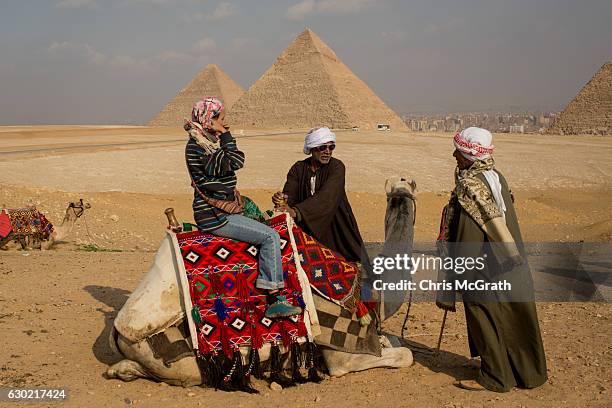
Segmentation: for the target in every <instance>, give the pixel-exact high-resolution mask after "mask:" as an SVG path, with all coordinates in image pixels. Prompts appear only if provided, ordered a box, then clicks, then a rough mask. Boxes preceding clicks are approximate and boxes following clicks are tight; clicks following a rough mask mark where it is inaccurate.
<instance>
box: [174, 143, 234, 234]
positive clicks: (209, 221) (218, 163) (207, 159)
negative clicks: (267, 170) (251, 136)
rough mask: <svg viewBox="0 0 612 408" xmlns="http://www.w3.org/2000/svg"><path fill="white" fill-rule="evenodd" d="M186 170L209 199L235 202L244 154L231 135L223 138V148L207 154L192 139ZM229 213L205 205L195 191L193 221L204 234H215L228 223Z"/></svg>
mask: <svg viewBox="0 0 612 408" xmlns="http://www.w3.org/2000/svg"><path fill="white" fill-rule="evenodd" d="M185 158H186V160H187V171H189V174H190V175H191V179H192V181H193V183H194V184H195V185H196V186H197V187H198V189H199V190H200V192H202V193H203V194H204V195H206V196H207V197H210V198H217V199H220V200H233V199H234V188H235V187H236V173H235V171H236V170H238V169H241V168H242V167H243V166H244V153H243V152H241V151H240V150H238V146H237V145H236V140H235V139H234V138H233V137H232V135H231V134H230V132H225V133H223V134H222V135H221V136H220V148H219V149H217V150H216V151H215V152H214V153H213V154H206V153H205V151H204V149H202V148H201V147H200V146H199V145H198V144H197V143H196V141H195V140H193V139H192V138H189V141H188V142H187V146H186V147H185ZM226 216H227V214H226V213H225V212H223V211H221V210H219V209H218V208H215V207H213V206H211V205H210V204H208V203H206V202H205V201H204V200H203V199H202V197H200V194H199V193H198V191H197V190H196V189H195V188H194V195H193V218H194V219H195V222H196V224H197V225H198V228H199V229H200V230H202V231H212V230H214V229H217V228H219V227H222V226H223V225H225V224H226V223H227V219H226Z"/></svg>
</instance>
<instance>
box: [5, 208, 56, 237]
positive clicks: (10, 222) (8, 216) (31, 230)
mask: <svg viewBox="0 0 612 408" xmlns="http://www.w3.org/2000/svg"><path fill="white" fill-rule="evenodd" d="M52 232H53V224H51V223H50V222H49V220H47V218H46V217H45V216H44V214H43V213H41V212H40V211H38V210H37V209H36V207H34V206H30V207H26V208H14V209H8V208H5V209H2V211H1V212H0V239H4V238H7V237H8V236H9V235H10V234H12V237H13V239H15V240H17V241H19V242H25V241H26V240H29V241H32V242H38V241H46V240H48V239H49V237H50V236H51V233H52Z"/></svg>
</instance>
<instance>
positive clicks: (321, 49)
mask: <svg viewBox="0 0 612 408" xmlns="http://www.w3.org/2000/svg"><path fill="white" fill-rule="evenodd" d="M230 121H231V122H230V123H232V125H233V126H234V127H236V126H239V127H246V128H277V129H278V128H282V129H291V128H294V129H308V128H311V127H314V126H320V125H325V126H329V127H332V128H336V129H343V128H344V129H347V128H352V127H355V126H357V127H359V128H361V129H375V128H376V125H377V124H378V123H385V124H389V125H391V128H392V129H393V130H406V125H405V124H404V122H403V121H402V120H401V119H400V118H399V117H398V116H397V114H396V113H395V112H393V111H392V110H391V109H389V107H388V106H387V105H385V103H384V102H383V101H382V100H381V99H380V98H379V97H378V96H377V95H376V94H375V93H374V92H373V91H372V90H371V89H370V88H369V87H368V86H367V85H366V84H365V83H364V82H363V81H362V80H360V79H359V78H358V77H357V76H356V75H355V74H354V73H353V72H351V70H350V69H349V68H348V67H347V66H346V65H344V63H342V61H340V59H339V58H338V57H337V56H336V54H335V53H334V52H333V51H332V50H331V49H330V48H329V47H328V46H327V45H326V44H325V43H324V42H323V41H322V40H321V39H320V38H319V37H318V36H317V35H316V34H315V33H313V32H312V31H311V30H310V29H306V30H305V31H304V32H303V33H301V34H300V35H299V36H298V37H297V38H296V39H295V40H294V41H293V42H292V43H291V44H290V45H289V47H287V49H285V51H283V52H282V53H281V55H280V56H279V57H278V58H277V60H276V62H275V63H274V65H272V67H270V68H269V69H268V70H267V71H266V72H265V73H264V74H263V76H262V77H261V78H259V80H258V81H257V82H255V84H253V86H251V88H250V89H249V90H248V91H247V92H246V93H245V94H244V95H243V96H242V97H241V98H240V99H239V100H238V101H237V102H236V104H235V105H234V106H233V108H232V111H231V113H230Z"/></svg>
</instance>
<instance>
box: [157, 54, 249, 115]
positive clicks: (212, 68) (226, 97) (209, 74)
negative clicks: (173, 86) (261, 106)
mask: <svg viewBox="0 0 612 408" xmlns="http://www.w3.org/2000/svg"><path fill="white" fill-rule="evenodd" d="M243 93H244V89H242V88H241V87H240V86H239V85H238V84H237V83H235V82H234V81H233V80H232V78H230V77H229V76H228V75H227V74H226V73H225V72H223V71H222V70H221V68H219V67H218V66H216V65H214V64H210V65H207V66H206V67H205V68H204V69H203V70H202V71H200V73H198V74H197V75H196V76H195V77H194V78H193V79H192V80H191V82H189V83H188V84H187V86H186V87H185V88H183V89H182V90H181V91H180V92H179V93H178V94H176V96H175V97H174V98H172V100H171V101H170V102H169V103H168V104H167V105H166V106H164V108H163V109H162V110H161V112H159V113H158V114H157V115H155V117H154V118H153V119H151V121H150V122H149V123H148V125H149V126H182V125H183V119H184V118H190V117H191V109H192V108H193V105H194V103H196V102H197V101H198V100H200V99H201V98H203V97H205V96H214V97H217V98H219V99H220V100H221V101H222V102H223V103H224V104H225V107H226V108H227V109H228V110H229V109H231V107H232V105H233V104H234V102H236V100H237V99H238V98H240V96H241V95H242V94H243Z"/></svg>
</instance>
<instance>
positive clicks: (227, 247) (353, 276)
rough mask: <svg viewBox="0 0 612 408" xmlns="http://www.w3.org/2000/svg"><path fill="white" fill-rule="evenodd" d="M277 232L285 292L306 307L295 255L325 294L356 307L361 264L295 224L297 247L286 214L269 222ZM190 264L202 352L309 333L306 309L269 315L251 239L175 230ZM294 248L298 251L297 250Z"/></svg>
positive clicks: (286, 340) (185, 260) (258, 344)
mask: <svg viewBox="0 0 612 408" xmlns="http://www.w3.org/2000/svg"><path fill="white" fill-rule="evenodd" d="M267 223H268V225H269V226H270V227H271V228H274V229H275V230H276V231H278V233H279V236H280V242H281V254H282V261H283V271H284V278H285V288H284V289H283V290H282V294H283V295H285V296H286V297H287V300H288V301H289V302H291V303H292V304H295V305H299V306H301V307H302V309H304V300H303V297H302V288H301V286H300V282H299V279H298V274H297V268H298V264H296V259H295V258H294V254H295V253H297V254H298V256H299V259H298V263H299V264H300V265H301V267H302V268H303V270H304V272H305V273H306V275H307V276H308V280H309V282H310V284H311V287H314V288H315V289H316V292H318V293H319V294H320V295H321V296H322V297H324V298H327V299H328V300H331V301H332V302H334V303H336V304H338V305H341V306H343V307H345V308H346V309H347V310H348V311H350V313H351V314H352V313H354V312H355V310H356V308H357V307H356V301H357V300H358V293H359V290H358V288H357V290H356V287H358V284H357V283H358V266H357V264H353V263H350V262H347V261H346V260H345V259H344V258H343V257H342V256H341V255H339V254H337V253H334V252H333V251H331V250H329V249H328V248H325V247H324V246H322V245H321V244H319V243H318V242H317V241H316V240H314V239H313V238H312V237H310V236H309V235H308V234H306V233H304V232H303V231H302V230H301V229H300V228H299V227H297V226H295V225H294V226H293V228H292V235H293V241H294V242H295V248H294V247H293V246H292V239H291V238H292V237H291V236H290V233H289V229H288V226H287V222H286V218H285V215H280V216H277V217H275V218H272V219H270V220H268V221H267ZM176 238H177V241H178V245H179V249H180V253H181V256H182V259H183V264H184V267H185V273H186V275H187V280H188V284H189V292H190V296H191V302H192V310H191V312H192V313H191V317H192V319H193V322H194V323H195V326H196V331H197V342H198V349H199V351H200V352H201V353H204V354H209V353H218V352H220V351H223V352H224V353H225V354H226V355H227V356H228V357H229V356H231V355H232V353H233V351H234V350H235V349H236V348H238V347H242V346H251V347H254V348H256V349H258V348H260V347H261V346H262V345H263V344H264V343H272V344H280V343H281V342H282V343H283V344H284V345H285V346H288V345H289V344H291V343H293V342H295V341H296V339H297V338H298V337H304V336H306V335H307V329H306V327H305V322H304V312H303V313H302V314H301V315H299V316H295V317H293V318H289V319H276V320H271V319H268V318H266V317H265V316H264V312H265V308H266V299H265V295H263V294H262V293H261V292H260V291H259V290H258V289H257V288H256V287H255V281H256V279H257V274H258V249H257V248H256V247H255V246H254V245H251V244H248V243H245V242H239V241H235V240H231V239H227V238H222V237H217V236H214V235H212V234H208V233H202V232H199V231H194V232H184V233H178V234H177V235H176ZM294 249H295V250H296V251H295V252H294Z"/></svg>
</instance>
